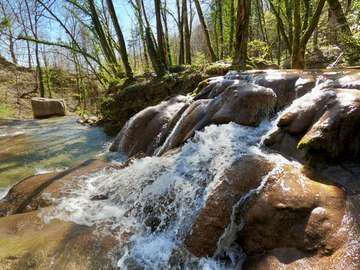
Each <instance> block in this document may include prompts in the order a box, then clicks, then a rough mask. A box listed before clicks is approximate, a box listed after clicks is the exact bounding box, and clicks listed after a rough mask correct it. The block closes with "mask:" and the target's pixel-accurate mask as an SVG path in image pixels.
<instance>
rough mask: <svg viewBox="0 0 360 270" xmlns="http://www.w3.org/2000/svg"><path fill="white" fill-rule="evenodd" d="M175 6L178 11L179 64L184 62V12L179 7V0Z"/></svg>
mask: <svg viewBox="0 0 360 270" xmlns="http://www.w3.org/2000/svg"><path fill="white" fill-rule="evenodd" d="M176 7H177V13H178V28H179V65H183V64H185V48H184V14H183V9H182V8H181V7H180V0H176Z"/></svg>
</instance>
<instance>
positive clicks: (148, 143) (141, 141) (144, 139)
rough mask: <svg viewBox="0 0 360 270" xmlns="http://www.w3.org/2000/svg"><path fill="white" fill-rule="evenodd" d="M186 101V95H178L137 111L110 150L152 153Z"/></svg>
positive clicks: (128, 153)
mask: <svg viewBox="0 0 360 270" xmlns="http://www.w3.org/2000/svg"><path fill="white" fill-rule="evenodd" d="M186 103H187V98H186V97H184V96H176V97H173V98H171V99H169V100H168V101H164V102H161V103H160V104H158V105H156V106H152V107H148V108H146V109H145V110H143V111H141V112H139V113H137V114H136V115H134V116H133V117H132V118H131V119H130V120H129V121H128V122H127V123H126V125H125V126H124V127H123V128H122V130H121V131H120V133H119V134H118V135H117V137H116V139H115V141H114V142H113V144H112V145H111V147H110V150H111V151H119V152H122V153H124V154H126V155H128V156H133V155H135V154H137V153H140V152H143V153H145V154H146V155H151V154H152V153H153V152H154V150H155V149H156V148H157V147H158V146H159V145H158V144H159V139H160V137H161V133H162V132H164V131H165V130H166V125H168V124H169V123H170V122H171V120H172V118H173V117H175V116H176V115H177V113H178V111H180V110H181V109H182V107H184V106H185V105H186Z"/></svg>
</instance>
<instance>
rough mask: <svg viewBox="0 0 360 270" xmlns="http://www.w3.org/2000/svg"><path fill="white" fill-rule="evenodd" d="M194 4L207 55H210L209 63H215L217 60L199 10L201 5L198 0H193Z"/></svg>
mask: <svg viewBox="0 0 360 270" xmlns="http://www.w3.org/2000/svg"><path fill="white" fill-rule="evenodd" d="M194 2H195V7H196V11H197V14H198V16H199V21H200V23H201V26H202V29H203V31H204V35H205V41H206V45H207V48H208V50H209V53H210V57H211V61H212V62H215V61H216V60H217V58H216V55H215V52H214V49H213V48H212V46H211V40H210V35H209V30H208V27H207V24H206V22H205V18H204V15H203V12H202V9H201V5H200V3H199V0H194Z"/></svg>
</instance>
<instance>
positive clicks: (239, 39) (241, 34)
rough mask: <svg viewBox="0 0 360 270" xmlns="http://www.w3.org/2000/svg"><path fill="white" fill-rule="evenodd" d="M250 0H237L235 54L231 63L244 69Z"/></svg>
mask: <svg viewBox="0 0 360 270" xmlns="http://www.w3.org/2000/svg"><path fill="white" fill-rule="evenodd" d="M250 10H251V0H238V5H237V27H236V40H235V54H234V58H233V64H234V65H239V66H240V68H241V69H245V66H246V59H247V43H248V31H249V20H250Z"/></svg>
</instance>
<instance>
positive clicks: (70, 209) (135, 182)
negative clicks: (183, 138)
mask: <svg viewBox="0 0 360 270" xmlns="http://www.w3.org/2000/svg"><path fill="white" fill-rule="evenodd" d="M230 75H231V74H230ZM245 79H249V78H245ZM320 88H321V87H320V85H318V86H316V87H315V88H314V90H313V91H312V92H311V93H309V94H308V95H309V97H311V95H315V96H318V95H322V94H324V93H322V92H321V91H318V89H320ZM325 94H328V93H325ZM330 94H331V93H330ZM276 122H277V119H275V120H273V121H272V122H268V121H263V122H262V123H261V124H260V125H259V126H258V127H247V126H242V125H237V124H235V123H229V124H223V125H210V126H207V127H206V128H205V129H204V130H202V131H197V132H196V134H195V136H194V137H193V138H192V139H190V140H188V141H187V142H186V143H185V144H184V145H183V146H182V147H181V148H180V149H175V150H171V151H169V152H167V153H166V154H165V155H163V156H152V157H144V158H141V159H137V160H134V161H133V162H132V163H130V165H128V166H127V167H125V168H122V169H116V168H112V169H106V170H102V171H99V172H97V173H95V174H92V175H90V176H88V177H84V178H83V179H80V181H79V187H78V188H77V189H73V190H71V191H70V193H69V196H67V197H66V198H62V199H60V200H59V201H58V205H57V206H56V207H55V208H53V209H52V210H51V211H50V213H49V212H44V213H43V218H44V220H45V221H50V220H52V219H55V218H59V219H63V220H68V221H72V222H75V223H77V224H83V225H88V226H96V227H97V228H98V231H99V232H104V233H106V232H111V233H114V232H115V233H116V235H117V237H118V239H119V245H118V247H117V249H118V250H117V251H116V252H115V254H116V255H113V254H112V256H116V261H117V263H116V265H117V267H118V268H119V269H124V270H134V269H149V270H151V269H204V270H215V269H216V270H220V269H241V263H242V261H243V260H244V254H242V253H241V248H240V247H236V248H235V249H234V248H233V246H232V243H233V241H232V239H233V238H234V232H236V231H237V230H239V228H241V223H239V222H238V221H237V220H236V215H237V209H238V208H239V206H240V205H241V204H242V203H243V202H244V201H246V199H248V198H249V197H251V196H254V195H256V194H257V193H258V192H260V191H261V188H262V187H263V185H264V184H265V182H266V179H267V176H265V177H264V178H263V181H262V184H261V185H260V186H259V187H258V188H256V189H253V190H250V192H248V193H247V194H245V196H243V198H242V199H240V201H239V202H238V203H237V204H236V205H235V206H234V209H233V213H232V217H231V224H229V226H228V228H227V229H226V230H225V232H224V234H223V235H222V237H221V238H220V240H219V242H218V248H217V251H216V253H215V256H214V258H196V257H193V256H192V255H191V254H190V253H189V252H187V250H186V248H185V247H184V244H183V241H184V238H185V236H186V235H187V233H188V232H189V230H190V229H191V226H192V224H193V222H194V220H195V218H196V217H197V214H198V213H199V211H200V210H201V209H202V207H203V206H204V203H205V202H206V199H207V198H208V196H209V194H211V192H212V191H213V190H214V188H215V187H216V186H217V185H218V184H219V179H220V177H221V176H222V175H223V173H224V171H225V170H226V169H227V168H229V167H230V166H231V165H232V164H233V163H234V162H235V161H236V160H238V159H239V158H240V157H242V156H243V155H245V154H249V153H256V154H259V155H262V156H266V157H267V158H268V159H269V160H271V161H273V162H274V163H276V164H282V163H285V162H290V161H288V160H287V159H285V158H283V157H282V156H281V155H276V154H269V153H264V152H263V150H262V149H261V147H260V146H261V143H262V138H263V136H264V135H266V134H267V132H269V130H270V129H271V128H272V127H273V126H274V125H275V124H276ZM292 163H294V164H295V166H297V165H299V166H300V164H298V163H297V162H295V161H293V162H292ZM276 170H277V167H275V169H273V170H272V171H271V172H270V173H269V174H272V173H274V172H276ZM284 189H286V187H284ZM94 198H101V199H94ZM222 253H227V254H226V256H228V257H230V261H231V262H230V263H227V264H226V265H225V264H224V263H223V262H221V261H220V260H219V261H218V260H217V259H216V255H220V254H222Z"/></svg>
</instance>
